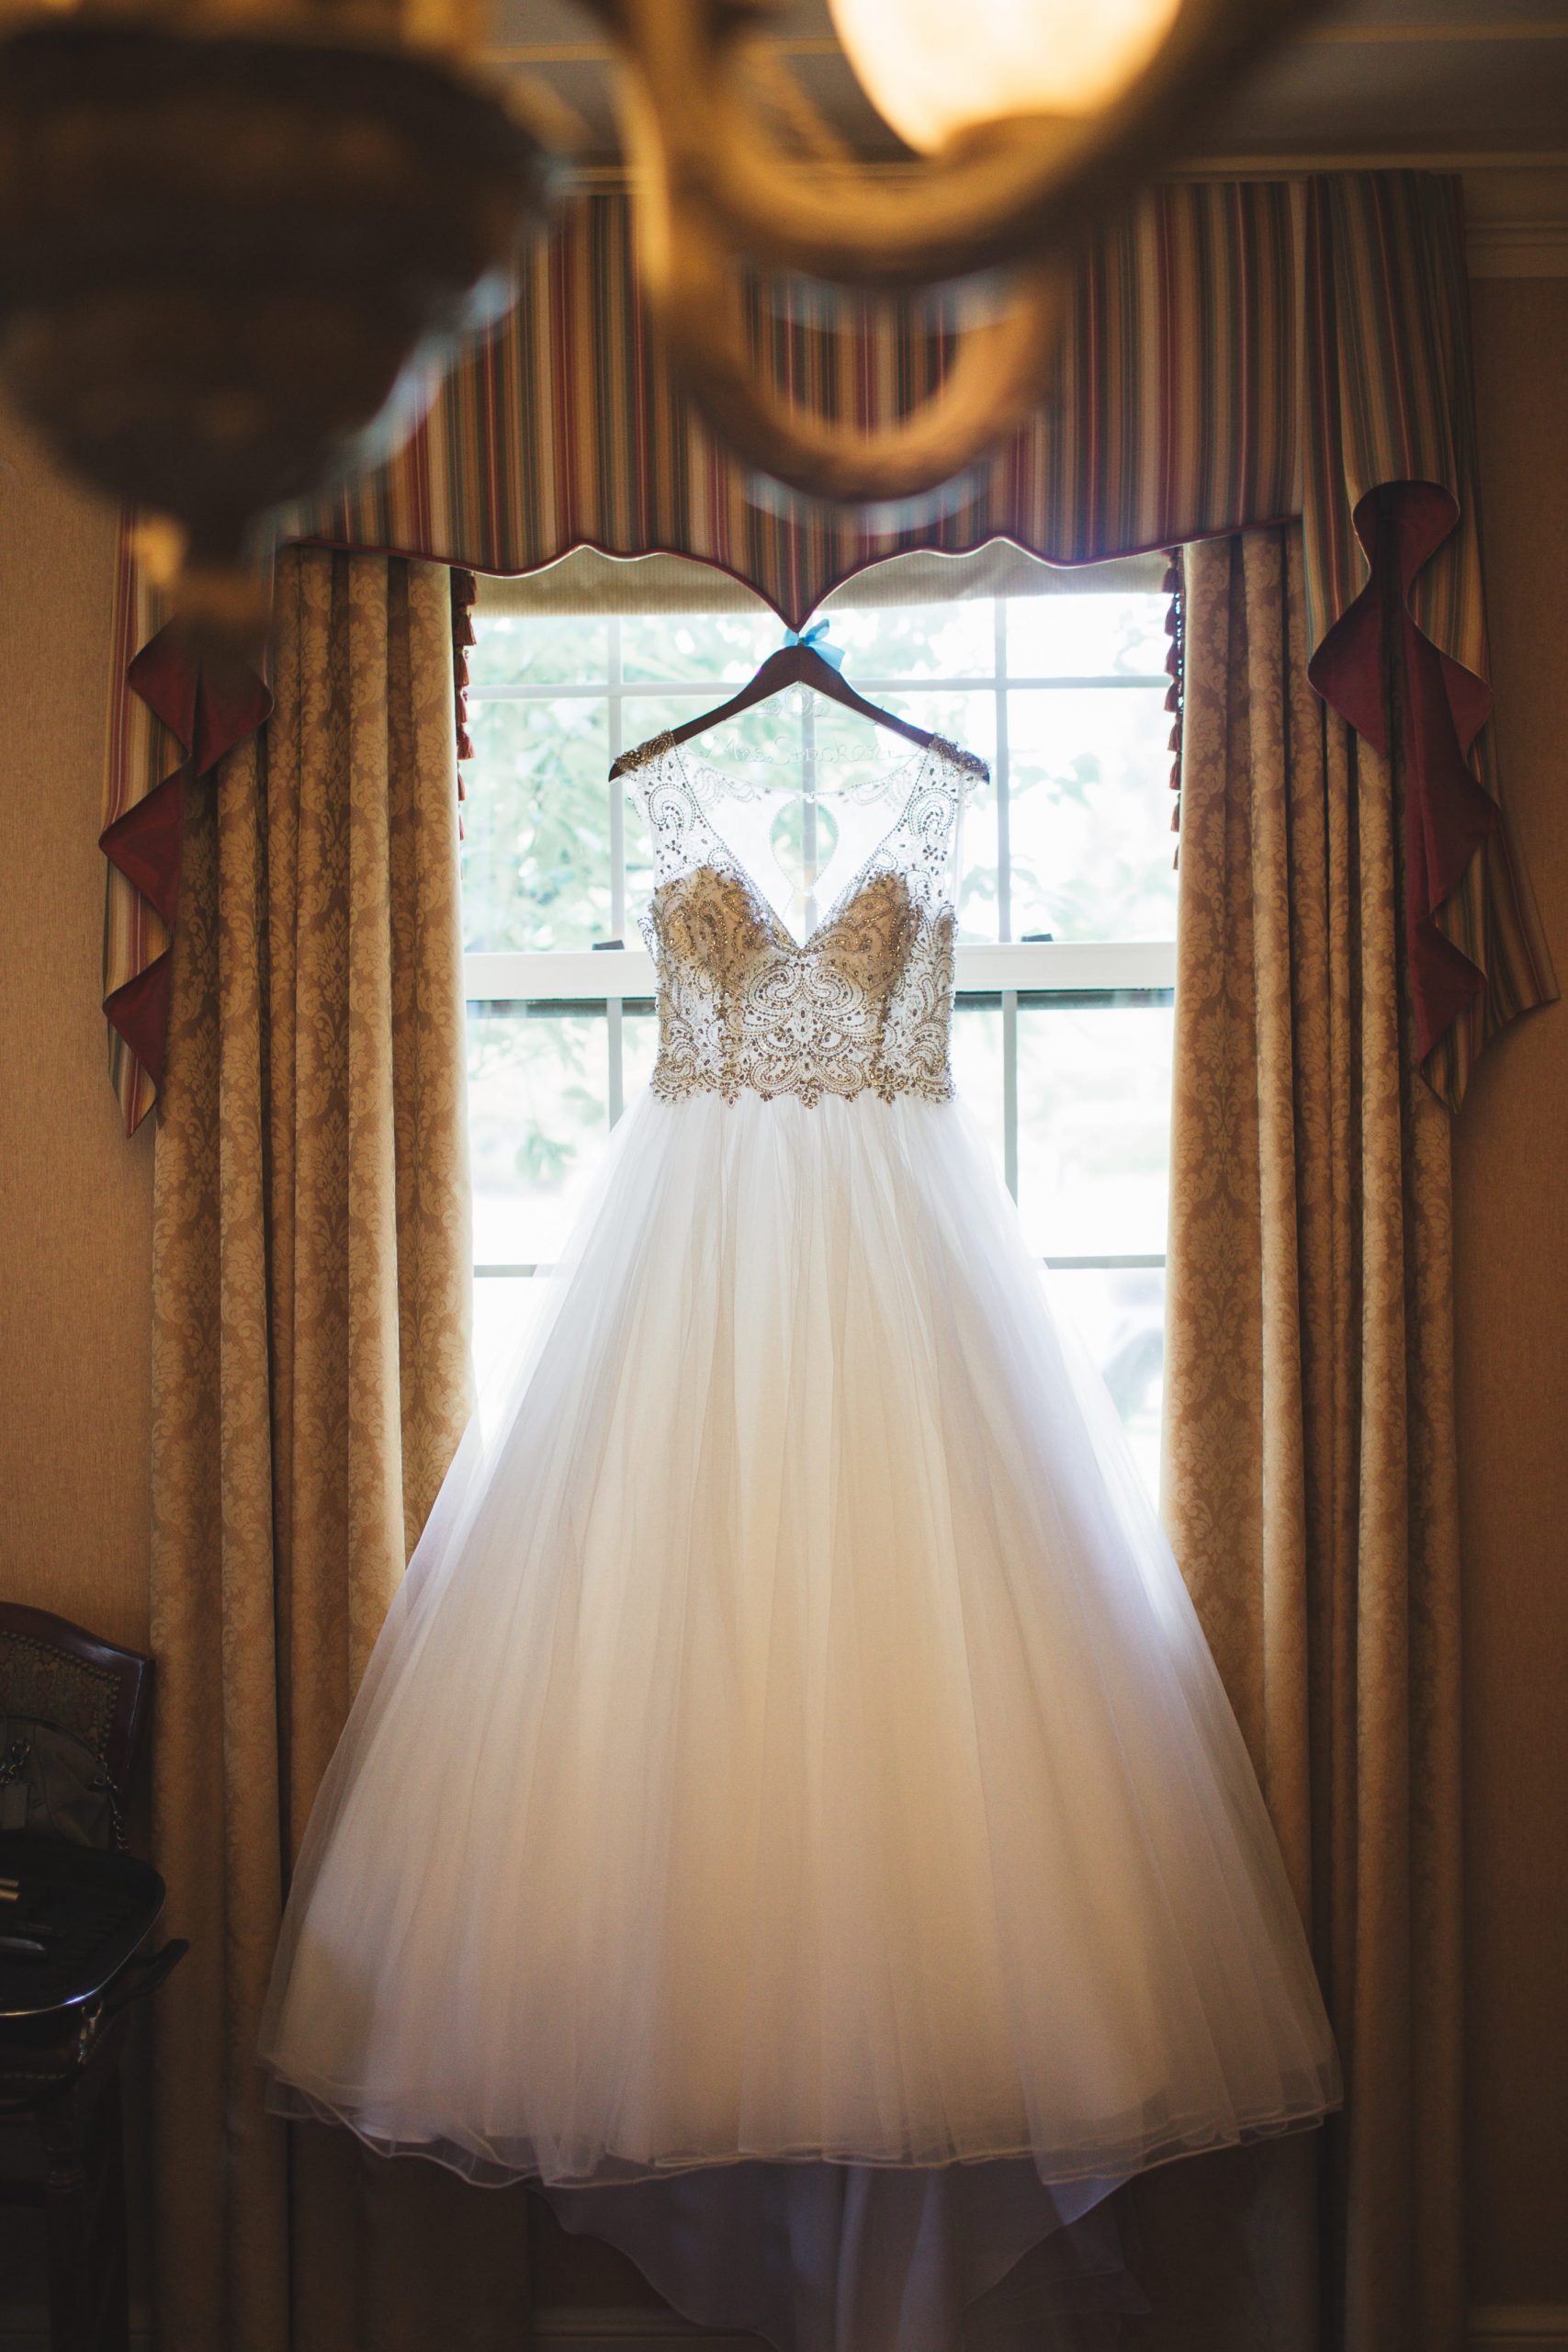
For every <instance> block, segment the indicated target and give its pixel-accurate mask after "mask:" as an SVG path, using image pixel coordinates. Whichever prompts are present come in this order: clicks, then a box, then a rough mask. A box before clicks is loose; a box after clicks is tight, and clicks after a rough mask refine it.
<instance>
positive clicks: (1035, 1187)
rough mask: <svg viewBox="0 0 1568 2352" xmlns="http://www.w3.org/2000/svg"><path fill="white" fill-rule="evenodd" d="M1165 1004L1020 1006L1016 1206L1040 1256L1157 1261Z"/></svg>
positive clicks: (1163, 1166) (1164, 1124) (1168, 1028)
mask: <svg viewBox="0 0 1568 2352" xmlns="http://www.w3.org/2000/svg"><path fill="white" fill-rule="evenodd" d="M1171 1034H1172V1022H1171V1008H1170V1007H1169V1006H1168V1005H1160V1004H1154V1005H1148V1004H1140V1005H1110V1006H1106V1005H1089V1006H1079V1005H1050V1004H1046V1005H1042V1004H1021V1005H1020V1007H1019V1012H1018V1194H1019V1198H1018V1205H1019V1213H1020V1215H1021V1217H1022V1219H1023V1228H1024V1232H1025V1235H1026V1236H1027V1238H1028V1241H1029V1246H1030V1248H1031V1249H1032V1250H1036V1251H1037V1252H1038V1253H1039V1255H1040V1256H1041V1257H1043V1258H1088V1257H1096V1258H1099V1257H1137V1256H1144V1255H1145V1254H1148V1255H1157V1254H1163V1252H1164V1250H1165V1237H1166V1216H1167V1193H1168V1186H1169V1172H1170V1052H1171Z"/></svg>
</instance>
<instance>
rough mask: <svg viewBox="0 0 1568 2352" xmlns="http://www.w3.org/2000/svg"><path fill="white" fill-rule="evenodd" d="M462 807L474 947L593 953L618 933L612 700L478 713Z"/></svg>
mask: <svg viewBox="0 0 1568 2352" xmlns="http://www.w3.org/2000/svg"><path fill="white" fill-rule="evenodd" d="M470 724H471V728H472V732H473V738H474V763H473V765H472V767H471V768H470V769H469V770H468V798H467V799H466V800H465V802H464V804H463V831H464V836H465V839H464V846H463V922H464V933H465V940H466V944H467V945H468V947H470V948H472V949H475V950H479V949H489V950H491V951H492V952H493V951H496V950H500V949H506V948H513V949H522V948H534V949H538V948H551V947H591V946H592V944H593V942H594V941H595V940H596V939H603V938H604V937H605V936H606V935H607V933H608V931H609V923H610V786H609V771H610V754H609V738H608V735H607V733H606V727H605V707H604V704H603V703H602V702H591V701H587V700H583V701H577V700H571V701H566V700H562V701H558V702H557V701H549V702H482V701H477V700H476V701H475V702H474V703H473V704H472V705H471V719H470Z"/></svg>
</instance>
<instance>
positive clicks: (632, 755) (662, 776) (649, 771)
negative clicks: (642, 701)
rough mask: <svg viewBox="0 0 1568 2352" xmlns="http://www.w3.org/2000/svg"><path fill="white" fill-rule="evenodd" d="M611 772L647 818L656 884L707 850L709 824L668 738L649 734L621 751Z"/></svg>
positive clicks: (711, 839)
mask: <svg viewBox="0 0 1568 2352" xmlns="http://www.w3.org/2000/svg"><path fill="white" fill-rule="evenodd" d="M610 776H611V780H612V782H614V781H615V780H616V779H617V778H618V779H619V780H620V781H621V782H623V783H624V784H625V786H626V793H627V797H628V798H630V799H631V800H633V801H635V803H636V804H637V808H638V809H641V811H642V813H643V815H644V817H645V818H646V819H647V820H648V831H649V840H650V842H651V843H652V848H653V878H654V880H655V882H668V881H670V880H671V877H672V876H675V875H677V874H684V873H686V872H688V871H689V870H690V868H691V867H692V866H694V865H701V863H702V861H703V859H704V858H705V856H707V855H708V854H710V853H711V851H712V848H713V845H714V842H715V838H716V837H715V835H714V832H713V828H712V827H711V825H710V824H709V823H708V820H707V819H706V817H705V815H704V813H703V809H702V804H701V802H700V801H699V800H698V798H697V796H696V794H695V793H694V791H693V789H692V786H691V783H690V780H689V779H688V777H687V775H686V772H685V770H684V768H683V767H682V763H681V762H680V760H679V759H678V758H677V757H676V755H675V742H674V738H673V737H672V736H671V735H669V734H662V735H650V736H649V739H648V741H647V742H646V743H639V744H638V745H637V748H636V750H635V751H631V752H622V753H621V756H620V758H619V759H618V760H617V761H616V762H615V765H614V766H613V767H612V768H611V770H610Z"/></svg>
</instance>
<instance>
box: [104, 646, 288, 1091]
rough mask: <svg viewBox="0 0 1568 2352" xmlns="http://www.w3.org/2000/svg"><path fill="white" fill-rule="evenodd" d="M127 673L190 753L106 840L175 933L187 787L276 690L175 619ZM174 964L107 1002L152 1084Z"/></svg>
mask: <svg viewBox="0 0 1568 2352" xmlns="http://www.w3.org/2000/svg"><path fill="white" fill-rule="evenodd" d="M126 679H127V683H128V684H130V686H131V687H132V688H133V690H134V691H135V692H136V693H137V694H138V695H141V699H142V701H143V702H144V703H145V704H146V705H147V707H148V708H149V709H150V710H151V711H152V714H153V716H154V718H158V719H160V720H161V721H162V722H163V724H164V726H165V727H166V728H167V729H168V730H169V732H170V734H171V735H172V736H174V738H175V741H176V742H178V743H180V744H182V745H183V746H184V749H185V753H186V756H185V758H184V759H183V760H182V761H181V762H180V763H179V765H178V766H177V767H175V768H172V769H171V770H170V771H169V773H168V775H165V776H164V779H163V781H162V783H160V784H158V785H156V786H154V787H153V789H152V791H151V792H150V793H148V795H147V797H146V798H145V799H143V800H139V801H138V802H137V803H136V805H135V807H134V808H131V809H127V810H126V812H125V814H124V815H123V816H122V817H118V818H117V819H116V820H115V821H114V823H113V824H112V825H107V826H106V827H105V829H104V831H102V832H101V833H100V834H99V836H98V846H99V848H100V849H101V850H102V851H103V853H104V855H105V856H106V857H107V859H108V861H109V863H110V865H114V866H116V867H118V870H119V872H120V873H121V874H123V875H125V876H127V878H128V879H129V880H130V881H131V882H133V883H134V884H135V886H136V888H137V889H138V890H140V891H141V895H142V897H143V898H144V899H148V900H149V901H150V902H151V903H152V906H153V907H154V908H156V910H157V911H158V913H159V914H160V915H161V916H162V917H163V919H164V922H165V923H167V924H168V926H169V929H170V930H171V932H172V931H173V929H174V927H175V915H176V911H177V909H178V905H179V895H180V856H181V847H182V843H183V842H184V839H185V799H186V785H187V784H189V783H190V782H191V781H192V780H193V779H199V778H201V777H203V776H207V775H210V774H211V773H212V770H213V769H214V768H215V767H216V766H217V765H218V763H219V761H220V759H222V757H223V756H224V754H225V752H231V751H232V750H233V748H234V746H235V744H236V743H243V741H244V740H245V738H246V736H247V735H254V732H255V730H256V729H257V728H258V727H260V726H262V725H263V724H264V723H265V720H266V718H267V716H268V713H269V712H270V711H271V709H272V695H271V694H270V692H269V691H268V689H267V686H266V684H265V680H264V679H262V678H261V677H260V676H258V674H257V673H256V672H255V671H254V670H253V669H251V668H249V667H248V666H247V665H246V664H244V663H243V662H220V661H215V660H214V659H212V657H210V656H209V655H202V654H200V653H198V652H197V650H196V649H195V648H194V646H193V645H192V643H191V641H190V639H189V637H188V636H187V634H186V631H185V630H184V629H183V628H181V627H180V625H179V624H178V623H177V622H175V621H171V622H170V623H168V625H167V626H166V627H165V628H161V629H160V630H159V631H158V634H157V636H156V637H154V638H153V639H151V640H150V642H149V643H148V644H146V645H144V646H143V647H142V649H141V652H140V653H138V654H137V656H136V658H135V659H134V661H133V662H131V663H130V668H129V669H128V671H127V672H126ZM172 966H173V950H172V948H165V949H164V951H163V953H162V954H161V955H158V956H154V957H153V958H152V961H151V962H150V963H148V964H147V965H146V966H145V967H144V968H143V969H142V970H141V971H140V972H138V973H137V974H136V975H135V977H134V978H132V979H130V980H128V981H127V982H126V983H125V985H124V986H123V987H122V988H118V989H115V991H114V992H113V994H112V995H111V996H108V997H107V998H106V999H105V1001H104V1011H105V1013H106V1014H107V1017H108V1020H109V1022H110V1023H111V1024H112V1025H113V1027H114V1028H115V1029H116V1030H118V1033H119V1035H121V1036H122V1037H123V1038H124V1039H125V1042H126V1044H127V1045H128V1046H130V1050H131V1052H132V1053H133V1054H134V1055H135V1057H136V1058H137V1060H138V1061H139V1062H140V1063H141V1066H142V1068H143V1069H146V1070H148V1071H149V1072H150V1073H151V1075H152V1079H153V1081H154V1083H161V1082H162V1080H163V1075H164V1044H165V1040H166V1038H167V1035H168V1026H169V989H170V985H171V982H172V980H173V977H174V974H173V968H172Z"/></svg>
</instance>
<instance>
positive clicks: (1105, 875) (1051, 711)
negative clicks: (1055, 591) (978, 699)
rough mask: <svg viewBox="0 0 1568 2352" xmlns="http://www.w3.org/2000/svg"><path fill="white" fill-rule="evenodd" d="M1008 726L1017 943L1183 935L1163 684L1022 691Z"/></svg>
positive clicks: (1011, 698) (1011, 704)
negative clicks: (1045, 936)
mask: <svg viewBox="0 0 1568 2352" xmlns="http://www.w3.org/2000/svg"><path fill="white" fill-rule="evenodd" d="M1041 601H1042V602H1043V603H1044V602H1049V601H1050V600H1049V599H1047V598H1042V599H1041ZM1008 727H1009V732H1010V746H1011V782H1010V792H1009V813H1010V824H1011V842H1012V927H1013V936H1014V938H1015V939H1024V938H1027V937H1029V936H1030V935H1031V934H1032V933H1042V932H1048V933H1050V935H1051V936H1052V938H1054V939H1174V937H1175V936H1176V874H1175V870H1174V865H1173V861H1172V856H1171V851H1172V841H1171V832H1170V798H1171V797H1170V791H1169V784H1170V752H1169V749H1168V745H1169V738H1170V718H1169V716H1168V713H1167V711H1166V708H1165V696H1164V694H1163V693H1162V691H1161V690H1160V689H1159V688H1158V687H1155V686H1113V687H1112V686H1105V687H1100V688H1095V687H1085V688H1074V687H1060V688H1055V687H1050V686H1043V687H1035V688H1027V687H1024V688H1014V689H1013V690H1012V691H1011V692H1010V694H1009V695H1008Z"/></svg>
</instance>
